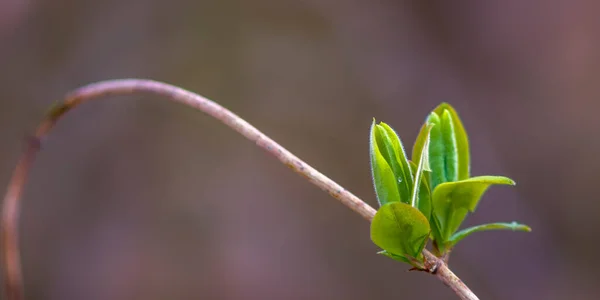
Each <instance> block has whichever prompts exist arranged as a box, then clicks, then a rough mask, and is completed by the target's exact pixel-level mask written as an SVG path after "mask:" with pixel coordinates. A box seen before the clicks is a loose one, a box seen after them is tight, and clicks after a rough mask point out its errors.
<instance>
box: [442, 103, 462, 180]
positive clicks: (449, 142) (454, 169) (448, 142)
mask: <svg viewBox="0 0 600 300" xmlns="http://www.w3.org/2000/svg"><path fill="white" fill-rule="evenodd" d="M441 121H442V122H441V125H442V141H443V143H444V174H445V175H446V181H457V180H458V160H459V158H458V151H457V145H456V133H455V132H454V124H453V122H452V116H450V112H449V111H448V110H444V112H443V113H442V119H441Z"/></svg>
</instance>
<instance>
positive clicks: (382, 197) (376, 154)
mask: <svg viewBox="0 0 600 300" xmlns="http://www.w3.org/2000/svg"><path fill="white" fill-rule="evenodd" d="M370 137H371V138H370V143H369V144H370V147H369V148H370V149H369V153H370V156H371V172H372V176H373V185H374V187H375V193H376V194H377V201H379V205H384V204H387V203H391V202H399V201H400V193H399V192H398V179H397V177H396V175H395V174H394V172H393V170H392V168H391V167H390V165H389V164H388V161H387V160H386V159H385V157H384V156H383V155H382V153H381V150H380V147H379V145H380V144H381V143H378V142H377V139H382V137H381V132H380V130H379V129H378V127H377V125H376V124H375V120H373V124H372V125H371V136H370ZM405 199H408V198H405Z"/></svg>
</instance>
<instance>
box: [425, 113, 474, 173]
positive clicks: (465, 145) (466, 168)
mask: <svg viewBox="0 0 600 300" xmlns="http://www.w3.org/2000/svg"><path fill="white" fill-rule="evenodd" d="M433 111H434V112H435V113H436V114H437V115H438V116H442V118H443V115H444V111H447V112H448V113H449V116H450V119H451V120H452V127H453V131H454V136H455V139H456V151H457V158H458V171H457V175H458V180H465V179H467V178H469V176H470V175H469V174H470V164H471V161H470V154H469V138H468V136H467V132H466V131H465V127H464V126H463V124H462V121H461V120H460V118H459V117H458V114H457V113H456V110H454V108H453V107H452V106H451V105H450V104H448V103H442V104H440V105H438V107H436V108H435V109H434V110H433Z"/></svg>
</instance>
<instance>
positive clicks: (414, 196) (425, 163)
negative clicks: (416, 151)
mask: <svg viewBox="0 0 600 300" xmlns="http://www.w3.org/2000/svg"><path fill="white" fill-rule="evenodd" d="M432 126H433V125H428V126H427V129H426V133H425V143H424V144H423V149H422V150H421V157H420V159H419V161H418V162H417V169H416V172H415V182H414V185H413V187H412V193H411V200H410V205H411V206H412V207H416V208H421V207H422V206H430V205H429V204H428V203H424V204H423V205H421V204H420V201H419V200H420V199H421V197H420V193H419V190H420V188H421V182H426V180H422V178H423V172H424V171H429V172H431V168H430V167H429V133H430V132H431V127H432ZM423 200H425V201H426V200H427V199H423ZM430 213H431V209H430V208H429V209H428V210H427V211H425V212H424V213H423V214H424V215H425V216H426V217H427V219H429V214H430Z"/></svg>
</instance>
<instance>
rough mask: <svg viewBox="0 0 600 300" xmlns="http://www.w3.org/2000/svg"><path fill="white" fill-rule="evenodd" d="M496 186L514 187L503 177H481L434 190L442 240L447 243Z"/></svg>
mask: <svg viewBox="0 0 600 300" xmlns="http://www.w3.org/2000/svg"><path fill="white" fill-rule="evenodd" d="M494 184H503V185H514V184H515V182H514V181H513V180H511V179H510V178H507V177H502V176H479V177H473V178H469V179H466V180H462V181H455V182H446V183H442V184H440V185H438V186H437V187H436V188H435V189H434V190H433V195H432V203H433V213H434V214H435V216H436V217H437V219H438V221H439V223H440V226H441V230H442V232H441V238H442V239H443V241H447V240H448V239H449V238H450V236H451V235H452V234H453V233H454V232H456V230H458V228H459V227H460V224H461V223H462V221H463V220H464V218H465V217H466V215H467V213H468V212H469V211H471V212H473V211H474V210H475V208H476V207H477V204H478V203H479V200H480V199H481V196H483V194H484V193H485V191H486V190H487V189H488V188H489V187H490V186H491V185H494Z"/></svg>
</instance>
